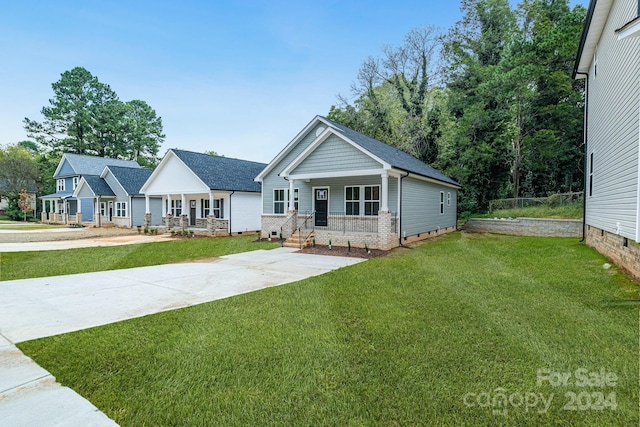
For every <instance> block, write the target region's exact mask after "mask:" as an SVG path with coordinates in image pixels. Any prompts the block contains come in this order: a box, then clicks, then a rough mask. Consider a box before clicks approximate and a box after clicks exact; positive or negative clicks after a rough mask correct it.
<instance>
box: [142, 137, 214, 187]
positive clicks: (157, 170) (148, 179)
mask: <svg viewBox="0 0 640 427" xmlns="http://www.w3.org/2000/svg"><path fill="white" fill-rule="evenodd" d="M170 156H173V157H175V158H176V159H178V160H179V161H180V163H182V164H183V165H184V167H186V168H187V170H188V171H189V172H191V174H192V175H193V176H194V177H196V179H197V180H198V181H200V183H201V184H202V185H203V187H204V188H206V189H208V190H212V188H209V186H208V185H207V184H206V183H205V182H204V181H202V179H200V177H199V176H198V175H197V174H196V173H195V172H194V171H193V170H192V169H191V168H190V167H189V166H187V164H186V163H185V162H183V161H182V159H181V158H180V157H178V155H177V154H176V153H174V152H173V150H171V149H169V151H167V154H165V155H164V157H163V158H162V160H161V161H160V164H159V165H158V167H156V168H155V170H154V171H153V172H152V173H151V175H149V178H147V180H146V181H145V183H144V184H142V187H141V188H140V193H143V194H147V191H146V190H147V188H148V187H149V185H150V184H151V182H152V181H153V180H154V179H155V178H156V177H157V176H158V175H159V174H160V172H161V170H162V169H163V168H164V166H165V165H166V164H167V162H168V161H169V160H167V159H169V158H170ZM204 192H205V191H202V190H198V191H195V192H193V193H183V194H203V193H204ZM149 194H151V195H153V196H161V195H163V194H165V193H164V192H163V193H157V194H154V193H149Z"/></svg>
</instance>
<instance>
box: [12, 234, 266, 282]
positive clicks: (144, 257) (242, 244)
mask: <svg viewBox="0 0 640 427" xmlns="http://www.w3.org/2000/svg"><path fill="white" fill-rule="evenodd" d="M255 239H256V236H237V237H216V238H206V239H205V238H193V239H183V240H171V241H167V242H155V243H144V244H139V245H121V246H103V247H95V248H80V249H67V250H62V251H38V252H4V253H0V280H13V279H26V278H31V277H46V276H57V275H61V274H75V273H86V272H90V271H105V270H117V269H121V268H132V267H143V266H147V265H159V264H168V263H172V262H181V261H188V260H196V259H202V258H210V257H216V256H221V255H228V254H233V253H238V252H247V251H252V250H256V249H271V248H275V247H278V246H279V245H278V244H276V243H270V242H266V241H262V242H255V241H254V240H255Z"/></svg>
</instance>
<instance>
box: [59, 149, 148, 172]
mask: <svg viewBox="0 0 640 427" xmlns="http://www.w3.org/2000/svg"><path fill="white" fill-rule="evenodd" d="M64 157H65V158H66V159H67V161H68V162H69V165H71V167H72V168H73V170H74V172H75V174H76V175H100V174H101V173H102V171H103V170H104V167H105V166H123V167H128V168H139V167H140V165H139V164H138V163H137V162H135V161H133V160H122V159H110V158H107V157H96V156H86V155H84V154H69V153H65V155H64Z"/></svg>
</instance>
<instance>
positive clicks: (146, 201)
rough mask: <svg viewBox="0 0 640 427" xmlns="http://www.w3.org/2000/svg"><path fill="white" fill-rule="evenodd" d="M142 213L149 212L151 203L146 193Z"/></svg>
mask: <svg viewBox="0 0 640 427" xmlns="http://www.w3.org/2000/svg"><path fill="white" fill-rule="evenodd" d="M144 213H146V214H148V213H151V203H150V202H149V196H148V195H147V194H145V195H144Z"/></svg>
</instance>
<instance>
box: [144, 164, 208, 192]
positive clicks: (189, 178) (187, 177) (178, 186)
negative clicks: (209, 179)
mask: <svg viewBox="0 0 640 427" xmlns="http://www.w3.org/2000/svg"><path fill="white" fill-rule="evenodd" d="M161 172H162V173H158V174H157V175H156V176H155V177H154V179H153V181H152V182H151V183H150V185H149V186H148V187H147V188H146V191H145V194H149V195H166V194H197V193H207V192H208V191H209V188H207V186H206V185H205V184H204V183H203V182H202V181H201V180H200V179H198V177H197V176H196V175H195V174H194V173H193V172H192V171H191V169H189V168H188V167H187V166H186V165H185V164H184V163H182V161H181V160H180V159H178V158H177V157H176V156H171V157H170V158H169V159H168V160H167V162H166V163H165V164H164V165H163V166H162V171H161Z"/></svg>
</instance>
